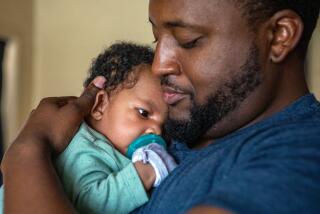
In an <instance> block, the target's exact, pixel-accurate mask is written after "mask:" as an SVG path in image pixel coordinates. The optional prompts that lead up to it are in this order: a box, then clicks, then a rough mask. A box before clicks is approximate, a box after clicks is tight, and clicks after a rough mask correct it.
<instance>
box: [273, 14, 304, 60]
mask: <svg viewBox="0 0 320 214" xmlns="http://www.w3.org/2000/svg"><path fill="white" fill-rule="evenodd" d="M270 21H271V22H270V23H271V28H270V30H269V35H270V36H269V38H270V39H271V41H270V42H271V49H270V59H271V60H272V61H273V62H274V63H279V62H282V61H283V60H284V59H285V58H286V57H287V56H288V54H289V53H290V52H291V51H292V50H293V49H295V48H296V46H297V45H298V43H299V41H300V40H301V37H302V33H303V28H304V25H303V22H302V20H301V18H300V16H299V15H298V14H297V13H295V12H294V11H292V10H282V11H279V12H277V13H275V14H274V15H273V16H272V17H271V19H270Z"/></svg>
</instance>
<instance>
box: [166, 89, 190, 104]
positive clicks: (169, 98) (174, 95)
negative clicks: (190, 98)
mask: <svg viewBox="0 0 320 214" xmlns="http://www.w3.org/2000/svg"><path fill="white" fill-rule="evenodd" d="M186 96H187V94H186V93H184V92H182V91H179V90H176V89H173V88H171V87H164V88H163V99H164V101H165V102H166V103H167V104H168V105H175V104H176V103H178V102H179V101H180V100H182V99H184V98H185V97H186Z"/></svg>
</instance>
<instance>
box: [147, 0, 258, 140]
mask: <svg viewBox="0 0 320 214" xmlns="http://www.w3.org/2000/svg"><path fill="white" fill-rule="evenodd" d="M149 17H150V21H151V23H152V28H153V33H154V37H155V39H156V41H157V46H156V53H155V59H154V63H153V68H152V69H153V72H154V73H156V74H157V75H160V76H161V77H162V83H163V89H164V98H165V101H166V102H167V103H168V104H169V121H168V123H167V125H166V127H167V131H168V132H169V135H171V137H173V138H174V139H178V140H182V141H185V142H187V143H189V144H193V143H194V142H195V141H200V140H204V141H205V140H206V139H205V138H207V140H212V139H214V138H215V137H220V136H221V135H224V134H225V133H228V132H230V131H232V129H236V128H240V126H241V125H243V124H245V123H246V122H247V121H248V120H251V119H252V117H253V116H248V115H247V113H246V119H245V120H247V121H245V120H243V121H241V120H242V119H240V120H239V117H240V116H241V112H237V110H239V109H241V108H240V107H241V105H242V104H243V103H244V102H245V101H246V99H247V98H248V97H250V95H251V94H252V93H253V91H255V89H256V88H257V87H258V86H259V84H260V82H261V72H260V64H259V49H258V47H257V46H256V44H255V42H254V39H255V36H254V34H253V33H252V32H251V31H250V30H249V28H248V25H247V22H246V20H244V18H243V17H242V16H241V13H240V12H239V9H237V8H235V7H234V6H233V5H232V4H231V3H230V2H229V1H218V0H217V1H213V0H199V1H194V0H175V1H169V0H161V1H160V0H150V4H149ZM249 103H250V102H249ZM248 108H250V106H248ZM234 112H236V113H234ZM246 112H247V111H246ZM250 117H251V118H250ZM228 122H229V124H230V125H228ZM234 122H235V123H237V122H238V123H239V124H238V126H239V127H235V126H237V124H236V125H235V124H234ZM219 124H222V125H219Z"/></svg>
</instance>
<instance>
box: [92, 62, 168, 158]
mask: <svg viewBox="0 0 320 214" xmlns="http://www.w3.org/2000/svg"><path fill="white" fill-rule="evenodd" d="M141 69H142V70H141V71H140V72H139V74H138V75H139V77H138V81H137V82H136V84H135V85H134V87H131V88H123V89H121V90H119V91H118V92H116V93H115V94H114V95H112V96H110V97H109V103H108V106H107V108H106V110H105V111H104V113H103V115H102V119H101V120H99V124H98V127H99V128H98V131H99V132H101V133H102V134H104V135H105V136H106V137H107V138H108V139H109V140H110V141H111V142H112V143H113V145H114V146H115V147H116V148H117V149H118V150H119V151H120V152H121V153H123V154H124V153H125V152H126V151H127V148H128V146H129V145H130V143H131V142H132V141H133V140H134V139H136V138H137V137H139V136H140V135H143V134H148V133H154V134H161V129H162V126H163V123H164V122H165V120H166V117H167V110H168V109H167V105H166V103H165V102H164V100H163V98H162V89H161V85H160V80H159V78H157V77H155V76H154V75H153V74H152V73H151V71H150V66H143V67H141ZM94 128H96V127H94Z"/></svg>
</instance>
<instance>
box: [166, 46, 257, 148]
mask: <svg viewBox="0 0 320 214" xmlns="http://www.w3.org/2000/svg"><path fill="white" fill-rule="evenodd" d="M164 82H165V81H164ZM260 83H261V68H260V64H259V49H258V48H257V46H256V45H254V44H252V46H251V48H250V49H249V54H248V57H247V60H246V62H245V63H244V64H243V65H242V66H241V67H240V71H239V72H238V73H237V74H236V75H235V76H234V77H233V78H232V79H231V80H230V81H227V82H226V83H224V85H223V86H222V87H221V88H220V89H219V90H218V91H217V92H215V93H214V94H211V95H209V96H208V98H207V102H206V103H205V104H198V103H196V102H195V100H194V97H192V99H191V102H192V107H191V109H190V118H189V119H187V120H174V119H171V118H169V119H168V120H167V122H166V124H165V135H166V137H167V138H169V139H171V140H175V141H178V142H183V143H186V144H187V145H188V146H189V147H194V146H196V145H197V144H199V139H200V138H201V137H203V135H204V134H206V132H207V131H208V130H209V129H210V128H212V127H213V126H214V125H215V124H217V123H218V122H219V121H221V120H222V119H223V118H224V117H225V116H226V115H227V114H228V113H230V112H232V111H233V110H235V109H236V108H237V107H238V106H239V105H240V103H241V102H242V101H243V100H245V99H246V98H247V97H248V96H249V94H250V93H251V92H253V91H254V89H255V88H257V87H258V86H259V85H260Z"/></svg>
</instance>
